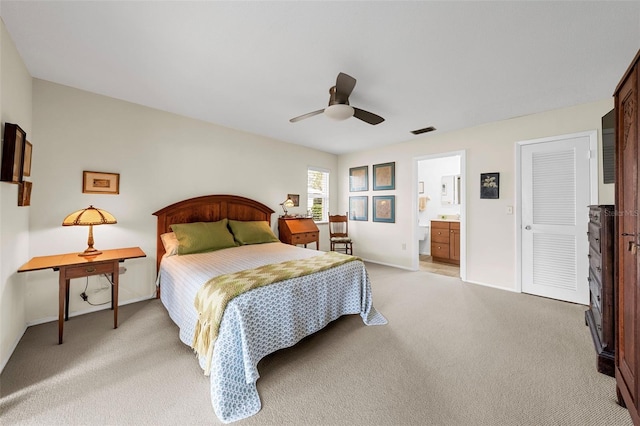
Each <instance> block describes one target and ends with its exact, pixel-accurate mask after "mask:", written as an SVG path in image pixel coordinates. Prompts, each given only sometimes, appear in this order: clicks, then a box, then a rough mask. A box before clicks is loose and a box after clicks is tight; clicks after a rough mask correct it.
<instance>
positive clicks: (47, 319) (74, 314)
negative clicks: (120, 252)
mask: <svg viewBox="0 0 640 426" xmlns="http://www.w3.org/2000/svg"><path fill="white" fill-rule="evenodd" d="M155 297H156V296H155V293H154V294H153V295H151V296H144V297H138V298H136V299H129V300H126V301H124V302H122V303H118V306H124V305H129V304H131V303H136V302H142V301H143V300H149V299H155ZM105 309H111V304H110V303H105V304H104V305H100V306H91V307H90V308H89V309H85V310H83V311H75V312H70V313H69V318H71V317H77V316H80V315H84V314H90V313H91V312H97V311H103V310H105ZM51 321H58V316H57V315H56V316H51V317H45V318H38V319H36V320H33V321H29V322H27V327H31V326H32V325H38V324H44V323H47V322H51ZM25 330H26V328H25ZM23 334H24V333H23Z"/></svg>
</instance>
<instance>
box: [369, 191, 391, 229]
mask: <svg viewBox="0 0 640 426" xmlns="http://www.w3.org/2000/svg"><path fill="white" fill-rule="evenodd" d="M373 221H374V222H387V223H395V221H396V196H395V195H383V196H374V197H373Z"/></svg>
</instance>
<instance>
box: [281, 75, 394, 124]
mask: <svg viewBox="0 0 640 426" xmlns="http://www.w3.org/2000/svg"><path fill="white" fill-rule="evenodd" d="M355 86H356V79H355V78H353V77H351V76H350V75H348V74H345V73H343V72H341V73H340V74H338V78H336V85H335V86H332V87H331V88H330V89H329V106H328V107H326V108H325V109H319V110H317V111H313V112H308V113H306V114H303V115H299V116H297V117H293V118H292V119H290V120H289V121H290V122H291V123H295V122H298V121H300V120H304V119H305V118H309V117H313V116H314V115H318V114H322V113H324V115H326V116H327V117H330V118H332V119H334V120H346V119H347V118H349V117H355V118H357V119H358V120H361V121H364V122H365V123H369V124H371V125H374V126H375V125H376V124H380V123H382V122H383V121H384V118H382V117H380V116H379V115H376V114H374V113H372V112H369V111H365V110H363V109H360V108H354V107H352V106H351V105H349V95H351V92H352V91H353V88H354V87H355Z"/></svg>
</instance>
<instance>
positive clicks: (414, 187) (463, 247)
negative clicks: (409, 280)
mask: <svg viewBox="0 0 640 426" xmlns="http://www.w3.org/2000/svg"><path fill="white" fill-rule="evenodd" d="M456 155H457V156H459V157H460V279H461V280H462V281H466V280H467V254H466V253H467V214H466V211H467V158H466V156H467V151H466V150H460V151H449V152H442V153H439V154H430V155H423V156H420V157H414V158H413V171H412V173H413V178H412V182H413V183H412V184H411V191H412V194H416V196H415V197H411V198H412V200H413V201H412V211H413V214H412V215H411V219H412V221H413V241H414V242H415V243H414V244H412V246H413V250H412V252H413V258H412V260H411V265H412V269H413V270H414V271H417V270H419V269H420V268H419V259H418V257H419V253H418V252H419V247H418V246H419V244H417V241H418V231H419V229H418V197H417V194H418V163H419V162H420V161H423V160H435V159H438V158H446V157H453V156H456ZM429 232H431V229H429Z"/></svg>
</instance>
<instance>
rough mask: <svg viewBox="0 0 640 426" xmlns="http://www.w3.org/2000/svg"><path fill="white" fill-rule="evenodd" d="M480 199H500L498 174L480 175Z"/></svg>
mask: <svg viewBox="0 0 640 426" xmlns="http://www.w3.org/2000/svg"><path fill="white" fill-rule="evenodd" d="M480 198H489V199H498V198H500V173H480Z"/></svg>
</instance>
